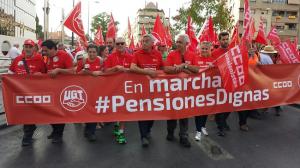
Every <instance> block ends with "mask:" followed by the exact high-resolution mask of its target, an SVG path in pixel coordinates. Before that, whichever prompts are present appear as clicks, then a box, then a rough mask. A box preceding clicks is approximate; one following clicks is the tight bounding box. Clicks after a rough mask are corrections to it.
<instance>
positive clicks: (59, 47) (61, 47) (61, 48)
mask: <svg viewBox="0 0 300 168" xmlns="http://www.w3.org/2000/svg"><path fill="white" fill-rule="evenodd" d="M57 49H58V50H64V49H65V46H63V45H58V47H57Z"/></svg>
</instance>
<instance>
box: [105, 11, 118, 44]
mask: <svg viewBox="0 0 300 168" xmlns="http://www.w3.org/2000/svg"><path fill="white" fill-rule="evenodd" d="M116 33H117V29H116V26H115V20H114V17H113V15H112V14H110V21H109V23H108V26H107V33H106V39H107V38H113V39H115V38H116Z"/></svg>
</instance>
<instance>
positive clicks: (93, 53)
mask: <svg viewBox="0 0 300 168" xmlns="http://www.w3.org/2000/svg"><path fill="white" fill-rule="evenodd" d="M88 55H89V58H90V59H91V60H94V59H95V58H96V57H97V49H96V48H89V50H88Z"/></svg>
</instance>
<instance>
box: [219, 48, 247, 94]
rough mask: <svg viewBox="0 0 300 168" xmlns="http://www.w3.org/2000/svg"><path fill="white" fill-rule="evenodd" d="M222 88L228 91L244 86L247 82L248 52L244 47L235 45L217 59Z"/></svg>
mask: <svg viewBox="0 0 300 168" xmlns="http://www.w3.org/2000/svg"><path fill="white" fill-rule="evenodd" d="M216 63H217V66H218V68H219V70H220V73H221V76H222V80H223V86H224V88H225V89H226V90H228V91H234V90H235V89H237V88H239V87H241V86H243V85H245V84H246V83H247V81H248V52H247V48H246V45H243V44H242V45H237V46H235V47H233V48H231V49H230V50H229V51H228V52H227V53H225V54H224V55H223V56H221V57H219V58H218V59H217V62H216Z"/></svg>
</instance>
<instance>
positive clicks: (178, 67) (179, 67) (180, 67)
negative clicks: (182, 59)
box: [175, 64, 186, 73]
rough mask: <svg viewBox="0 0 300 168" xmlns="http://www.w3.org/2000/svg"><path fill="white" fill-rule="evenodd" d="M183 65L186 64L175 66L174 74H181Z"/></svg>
mask: <svg viewBox="0 0 300 168" xmlns="http://www.w3.org/2000/svg"><path fill="white" fill-rule="evenodd" d="M185 65H186V64H180V65H175V72H176V73H179V72H182V71H183V69H184V66H185Z"/></svg>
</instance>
